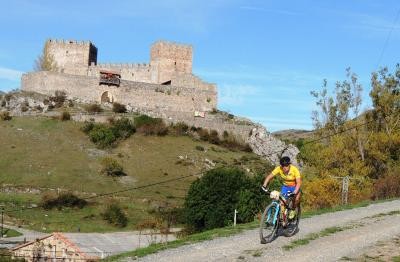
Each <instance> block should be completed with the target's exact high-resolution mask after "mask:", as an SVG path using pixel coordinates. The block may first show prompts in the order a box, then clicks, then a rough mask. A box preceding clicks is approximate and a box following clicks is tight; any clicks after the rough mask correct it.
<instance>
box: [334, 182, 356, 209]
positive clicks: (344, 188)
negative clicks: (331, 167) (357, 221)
mask: <svg viewBox="0 0 400 262" xmlns="http://www.w3.org/2000/svg"><path fill="white" fill-rule="evenodd" d="M331 177H332V178H336V179H341V180H342V205H347V203H348V198H349V184H350V179H352V178H350V177H349V176H344V177H341V176H331Z"/></svg>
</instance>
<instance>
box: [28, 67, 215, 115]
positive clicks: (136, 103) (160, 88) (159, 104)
mask: <svg viewBox="0 0 400 262" xmlns="http://www.w3.org/2000/svg"><path fill="white" fill-rule="evenodd" d="M21 84H22V87H23V90H24V91H32V92H38V93H42V94H46V95H54V92H55V91H56V90H60V91H64V92H65V93H66V94H67V96H68V97H69V98H77V99H79V100H80V101H84V102H118V103H121V104H125V105H129V106H130V107H132V108H134V109H135V110H137V111H140V110H149V111H158V112H163V111H179V112H190V113H191V114H194V111H211V110H212V109H213V108H216V107H217V91H216V89H215V88H214V89H212V88H209V89H207V90H205V89H197V88H193V87H181V86H173V85H158V84H150V83H144V82H134V81H126V80H121V84H120V86H119V87H116V86H107V85H99V79H98V78H97V77H89V76H78V75H68V74H62V73H58V72H48V71H42V72H35V73H28V74H24V75H23V76H22V82H21Z"/></svg>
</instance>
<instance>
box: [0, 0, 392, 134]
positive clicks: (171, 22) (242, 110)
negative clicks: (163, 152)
mask: <svg viewBox="0 0 400 262" xmlns="http://www.w3.org/2000/svg"><path fill="white" fill-rule="evenodd" d="M0 4H1V5H0V6H1V11H0V12H1V16H0V24H1V29H2V30H1V34H0V90H3V91H7V90H11V89H13V88H16V87H19V82H20V75H21V74H22V73H23V72H28V71H31V70H32V68H33V64H34V60H35V59H36V57H37V56H38V55H39V53H40V52H41V50H42V47H43V43H44V41H45V40H46V39H48V38H57V39H76V40H91V41H92V42H93V43H94V44H95V45H96V46H97V47H98V49H99V55H98V61H99V62H148V61H149V47H150V45H151V44H152V43H153V42H154V41H156V40H170V41H176V42H181V43H189V44H192V45H193V47H194V65H193V72H194V74H196V75H199V76H200V77H202V78H203V79H204V80H206V81H208V82H213V83H216V84H217V85H218V88H219V109H221V110H226V111H229V112H231V113H233V114H235V115H241V116H245V117H248V118H250V119H252V120H254V121H257V122H260V123H262V124H263V125H265V126H266V127H267V129H268V130H270V131H276V130H280V129H289V128H298V129H312V122H311V118H310V116H311V111H312V110H313V108H314V99H313V98H312V97H311V96H310V91H311V90H319V89H320V87H321V85H322V82H323V79H325V78H326V79H327V80H328V83H329V84H330V86H331V87H333V86H334V83H335V82H336V81H338V80H343V79H344V78H345V69H346V68H347V67H349V66H350V67H351V68H352V70H353V71H354V72H355V73H357V74H358V76H359V79H360V82H361V83H362V84H363V87H364V104H363V108H368V106H369V105H370V102H369V99H368V93H369V90H370V84H369V82H370V81H369V79H370V76H371V72H372V71H375V70H376V69H377V68H379V67H380V66H388V67H389V68H394V66H395V65H396V63H398V62H399V54H400V53H399V52H398V49H396V47H398V46H399V44H400V30H399V29H400V21H397V23H394V22H395V20H396V16H397V14H398V12H399V10H400V2H399V1H396V0H380V1H378V0H325V1H317V0H313V1H311V0H292V1H284V0H279V1H278V0H274V1H269V0H263V1H251V0H247V1H245V0H243V1H242V0H231V1H224V0H213V1H206V0H201V1H200V0H199V1H197V0H196V1H188V0H181V1H180V0H159V1H154V0H147V1H128V0H125V1H118V0H114V1H109V0H108V1H101V0H96V1H76V0H70V1H54V0H52V1H43V0H37V1H33V0H32V1H24V0H13V1H4V0H0ZM398 20H400V19H398ZM387 40H388V41H387Z"/></svg>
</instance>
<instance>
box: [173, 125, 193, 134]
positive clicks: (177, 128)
mask: <svg viewBox="0 0 400 262" xmlns="http://www.w3.org/2000/svg"><path fill="white" fill-rule="evenodd" d="M172 129H173V130H174V132H175V135H177V136H183V135H186V134H187V132H188V130H189V126H188V125H187V124H186V123H184V122H178V123H176V124H175V125H172Z"/></svg>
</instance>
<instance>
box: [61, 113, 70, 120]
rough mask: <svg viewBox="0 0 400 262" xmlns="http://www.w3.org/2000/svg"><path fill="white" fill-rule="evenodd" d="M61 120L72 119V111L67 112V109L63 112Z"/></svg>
mask: <svg viewBox="0 0 400 262" xmlns="http://www.w3.org/2000/svg"><path fill="white" fill-rule="evenodd" d="M60 120H61V121H68V120H71V115H70V113H69V112H67V111H64V112H62V113H61V115H60Z"/></svg>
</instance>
